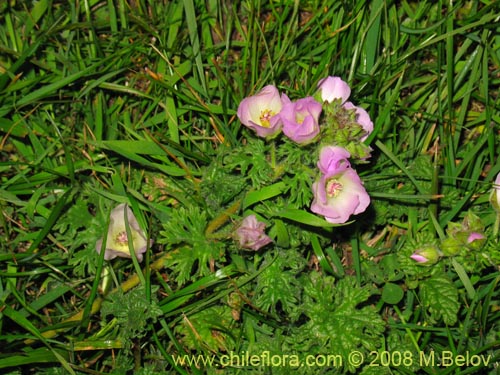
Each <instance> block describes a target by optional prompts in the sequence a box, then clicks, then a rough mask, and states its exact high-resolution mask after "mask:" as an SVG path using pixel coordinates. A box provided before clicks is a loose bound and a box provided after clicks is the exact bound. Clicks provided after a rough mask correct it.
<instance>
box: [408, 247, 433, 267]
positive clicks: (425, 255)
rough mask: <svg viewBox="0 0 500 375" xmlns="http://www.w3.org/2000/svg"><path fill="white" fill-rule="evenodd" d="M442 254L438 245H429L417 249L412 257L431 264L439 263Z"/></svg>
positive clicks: (425, 263)
mask: <svg viewBox="0 0 500 375" xmlns="http://www.w3.org/2000/svg"><path fill="white" fill-rule="evenodd" d="M440 255H441V254H440V253H439V250H438V248H437V247H436V246H433V245H428V246H425V247H423V248H420V249H418V250H416V251H415V252H414V253H413V254H412V255H411V256H410V258H411V259H413V260H414V261H416V262H418V263H420V264H422V265H426V266H430V265H432V264H435V263H437V261H438V260H439V257H440Z"/></svg>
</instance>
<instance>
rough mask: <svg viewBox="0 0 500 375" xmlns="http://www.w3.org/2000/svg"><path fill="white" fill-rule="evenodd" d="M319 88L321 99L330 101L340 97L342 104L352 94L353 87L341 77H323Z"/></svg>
mask: <svg viewBox="0 0 500 375" xmlns="http://www.w3.org/2000/svg"><path fill="white" fill-rule="evenodd" d="M318 89H319V90H320V91H321V99H323V101H324V102H328V103H331V102H333V101H334V100H337V99H340V101H341V104H344V103H345V102H346V101H347V99H348V98H349V96H350V95H351V88H350V87H349V85H348V84H347V83H346V82H344V81H343V80H342V79H341V78H340V77H332V76H329V77H326V78H323V79H322V80H321V81H319V83H318Z"/></svg>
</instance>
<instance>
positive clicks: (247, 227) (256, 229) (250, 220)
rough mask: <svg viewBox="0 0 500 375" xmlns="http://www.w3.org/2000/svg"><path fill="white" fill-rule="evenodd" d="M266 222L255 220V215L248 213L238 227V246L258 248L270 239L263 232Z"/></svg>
mask: <svg viewBox="0 0 500 375" xmlns="http://www.w3.org/2000/svg"><path fill="white" fill-rule="evenodd" d="M265 228H266V224H264V223H261V222H259V221H257V218H256V217H255V215H249V216H247V217H245V218H244V219H243V221H242V222H241V224H240V226H239V228H238V229H236V238H237V239H238V241H239V242H240V246H241V247H242V248H245V249H251V250H259V249H260V248H261V247H264V246H266V245H267V244H269V243H270V242H272V240H271V239H270V238H269V237H268V236H267V235H266V234H265V233H264V229H265Z"/></svg>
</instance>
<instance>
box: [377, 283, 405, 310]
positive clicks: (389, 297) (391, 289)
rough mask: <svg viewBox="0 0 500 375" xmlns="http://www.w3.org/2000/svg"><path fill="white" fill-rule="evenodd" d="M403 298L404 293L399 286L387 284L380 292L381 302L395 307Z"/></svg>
mask: <svg viewBox="0 0 500 375" xmlns="http://www.w3.org/2000/svg"><path fill="white" fill-rule="evenodd" d="M403 297H404V291H403V288H401V287H400V286H399V285H397V284H393V283H387V284H385V285H384V289H383V290H382V300H383V301H384V302H385V303H388V304H391V305H396V304H398V303H399V301H401V300H402V299H403Z"/></svg>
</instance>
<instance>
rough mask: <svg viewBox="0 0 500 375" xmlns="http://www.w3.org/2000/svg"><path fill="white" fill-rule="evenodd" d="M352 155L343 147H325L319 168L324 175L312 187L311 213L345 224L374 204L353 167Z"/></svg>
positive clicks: (332, 221)
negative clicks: (371, 203) (371, 202)
mask: <svg viewBox="0 0 500 375" xmlns="http://www.w3.org/2000/svg"><path fill="white" fill-rule="evenodd" d="M348 156H349V153H348V152H347V151H346V150H344V149H343V148H341V147H332V146H331V147H325V148H323V149H322V150H321V152H320V159H319V162H318V167H319V169H320V171H321V172H322V175H321V177H320V179H319V180H318V181H316V182H315V183H314V184H313V186H312V190H313V194H314V199H313V202H312V204H311V211H312V212H314V213H316V214H319V215H323V216H324V217H325V219H326V220H327V221H328V222H330V223H335V224H341V223H345V222H346V221H347V220H348V219H349V217H350V216H351V215H357V214H360V213H362V212H364V211H365V210H366V208H367V207H368V205H369V204H370V196H369V195H368V193H367V192H366V190H365V188H364V186H363V183H362V182H361V179H360V178H359V176H358V174H357V173H356V171H355V170H353V169H352V168H351V167H350V164H349V162H348V161H347V159H346V157H348Z"/></svg>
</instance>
